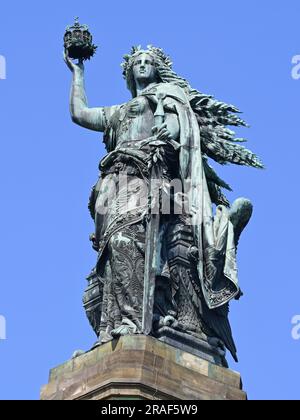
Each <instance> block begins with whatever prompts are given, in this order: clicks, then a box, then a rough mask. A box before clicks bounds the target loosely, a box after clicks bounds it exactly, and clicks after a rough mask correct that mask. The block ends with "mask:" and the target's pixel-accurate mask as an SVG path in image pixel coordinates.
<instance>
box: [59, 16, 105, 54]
mask: <svg viewBox="0 0 300 420" xmlns="http://www.w3.org/2000/svg"><path fill="white" fill-rule="evenodd" d="M64 47H65V49H66V50H67V51H68V54H69V57H70V58H74V59H76V58H78V59H80V60H90V58H91V57H92V56H93V55H94V54H95V52H96V49H97V47H96V45H94V44H93V37H92V35H91V33H90V32H89V28H88V26H87V25H81V24H80V23H79V20H78V17H77V18H75V22H74V24H73V25H72V26H67V28H66V32H65V35H64Z"/></svg>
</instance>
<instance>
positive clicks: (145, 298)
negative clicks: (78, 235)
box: [65, 46, 262, 364]
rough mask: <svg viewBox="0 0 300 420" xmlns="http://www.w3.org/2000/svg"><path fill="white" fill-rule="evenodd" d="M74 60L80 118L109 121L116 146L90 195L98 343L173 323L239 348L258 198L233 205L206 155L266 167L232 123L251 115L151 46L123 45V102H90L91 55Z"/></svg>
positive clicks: (174, 331) (75, 109) (181, 334)
mask: <svg viewBox="0 0 300 420" xmlns="http://www.w3.org/2000/svg"><path fill="white" fill-rule="evenodd" d="M65 61H66V64H67V65H68V67H69V69H70V70H71V71H72V73H73V81H72V88H71V100H70V110H71V116H72V120H73V121H74V122H75V123H76V124H78V125H80V126H82V127H85V128H88V129H90V130H95V131H99V132H103V133H104V142H105V145H106V150H107V155H106V156H105V157H104V158H103V159H102V161H101V162H100V166H99V168H100V177H99V180H98V182H97V183H96V185H95V186H94V188H93V190H92V194H91V198H90V204H89V209H90V212H91V215H92V217H93V219H94V221H95V233H94V234H93V235H92V236H91V241H92V245H93V248H94V249H95V250H96V252H97V255H98V258H97V264H96V267H95V268H94V269H93V271H92V273H91V274H90V276H89V278H88V281H89V286H88V289H87V291H86V293H85V296H84V303H85V308H86V311H87V315H88V318H89V320H90V322H91V324H92V326H93V328H94V331H95V332H96V334H97V336H98V339H99V344H101V343H105V342H107V341H110V340H112V339H113V338H116V337H119V336H122V335H127V334H151V335H153V336H155V337H158V338H162V337H164V336H165V335H166V336H168V337H169V338H170V337H171V338H172V340H173V342H174V340H175V341H177V342H178V344H180V341H182V342H185V343H187V342H191V340H196V341H195V342H197V340H199V342H200V341H201V342H206V343H207V344H208V346H212V347H215V348H216V349H217V350H218V352H219V354H220V355H224V352H223V350H225V347H226V348H227V349H229V350H230V352H231V354H232V355H233V357H234V358H235V359H236V347H235V344H234V341H233V338H232V333H231V328H230V324H229V321H228V308H229V302H230V300H232V299H234V298H235V299H238V298H239V297H240V296H241V290H240V287H239V285H238V279H237V266H236V249H237V245H238V240H239V237H240V234H241V232H242V230H243V229H244V227H245V226H246V225H247V223H248V221H249V219H250V217H251V214H252V205H251V203H250V201H249V200H246V199H238V200H237V201H236V202H234V203H233V205H232V206H230V204H229V202H228V200H227V199H226V197H225V195H224V194H223V192H222V188H224V189H228V190H230V187H229V185H228V184H227V183H226V182H225V181H223V180H222V179H221V178H220V177H219V176H218V175H217V174H216V172H215V171H214V170H213V168H212V167H211V166H210V165H209V163H208V158H211V159H213V160H214V161H216V162H218V163H220V164H225V163H234V164H237V165H248V166H252V167H256V168H261V167H262V164H261V162H260V161H259V159H258V158H257V156H256V155H254V154H253V153H252V152H251V151H249V150H247V149H245V148H244V147H243V146H242V145H240V142H241V139H235V133H234V132H233V131H231V130H229V129H228V128H227V126H245V123H244V121H242V120H241V119H240V118H239V117H238V115H237V113H238V110H237V109H236V108H235V107H233V106H232V105H227V104H225V103H223V102H218V101H216V100H215V99H214V98H213V97H211V96H208V95H205V94H203V93H200V92H199V91H197V90H195V89H192V88H191V86H190V85H189V83H188V82H187V81H186V80H185V79H183V78H181V77H180V76H178V75H177V74H176V73H175V72H174V71H173V69H172V63H171V61H170V58H169V57H167V56H166V55H165V54H164V52H163V51H162V50H161V49H160V48H155V47H153V46H149V47H148V48H147V49H146V50H142V49H141V48H140V47H134V48H133V49H132V51H131V53H130V54H129V55H126V56H125V57H124V63H123V75H124V78H125V80H126V82H127V87H128V89H129V90H130V92H131V95H132V99H131V100H129V101H128V102H127V103H124V104H120V105H113V106H104V107H97V108H90V107H89V106H88V103H87V99H86V94H85V88H84V65H83V62H82V61H80V62H79V63H78V64H75V63H74V62H73V61H72V60H71V59H70V58H69V56H68V54H67V53H65ZM124 180H126V182H124ZM153 180H154V181H156V182H153ZM153 185H156V186H157V188H156V189H155V188H153ZM174 185H177V186H178V185H181V186H182V189H181V191H175V190H174V188H171V187H172V186H173V187H174ZM175 189H176V188H175ZM154 196H156V198H154ZM165 200H166V201H167V200H169V202H170V206H169V211H163V210H162V206H163V205H164V201H165ZM213 204H215V205H216V211H215V215H213ZM155 205H157V208H158V211H156V212H153V207H155ZM178 209H179V210H181V211H178ZM107 210H108V211H107ZM189 340H190V341H189ZM220 360H221V362H220V363H221V364H225V363H226V362H225V360H224V358H223V357H221V359H220Z"/></svg>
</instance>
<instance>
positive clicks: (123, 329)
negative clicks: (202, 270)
mask: <svg viewBox="0 0 300 420" xmlns="http://www.w3.org/2000/svg"><path fill="white" fill-rule="evenodd" d="M137 332H138V329H137V326H136V325H135V324H134V323H133V322H132V321H130V320H129V319H128V318H125V319H123V321H122V325H120V327H118V328H115V329H114V330H112V331H111V332H110V334H111V335H112V336H113V337H114V338H117V337H120V336H122V335H132V334H137Z"/></svg>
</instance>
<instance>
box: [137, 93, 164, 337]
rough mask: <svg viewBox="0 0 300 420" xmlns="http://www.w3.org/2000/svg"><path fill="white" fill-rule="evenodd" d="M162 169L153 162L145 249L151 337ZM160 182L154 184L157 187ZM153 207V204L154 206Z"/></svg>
mask: <svg viewBox="0 0 300 420" xmlns="http://www.w3.org/2000/svg"><path fill="white" fill-rule="evenodd" d="M164 98H165V94H163V93H162V92H160V93H158V94H157V101H158V103H157V108H156V112H155V114H154V122H155V126H156V127H158V128H159V127H161V126H162V125H163V123H164V121H165V112H164V105H163V100H164ZM161 174H162V168H161V161H160V160H157V161H156V162H153V164H152V167H151V171H150V180H149V215H148V223H147V228H146V249H145V272H144V296H143V319H142V332H143V334H145V335H149V334H150V333H151V331H152V323H153V307H154V295H155V280H156V273H157V267H158V264H159V258H160V255H159V250H160V247H159V227H160V201H161V189H160V186H159V192H158V194H156V193H155V194H154V196H155V198H156V201H157V200H158V202H155V201H154V200H153V194H152V191H151V190H152V183H153V180H155V179H157V180H161ZM158 183H159V181H157V182H155V183H154V184H155V185H156V186H157V185H158ZM153 202H154V206H152V205H151V204H153ZM151 208H155V209H158V211H157V214H155V212H151Z"/></svg>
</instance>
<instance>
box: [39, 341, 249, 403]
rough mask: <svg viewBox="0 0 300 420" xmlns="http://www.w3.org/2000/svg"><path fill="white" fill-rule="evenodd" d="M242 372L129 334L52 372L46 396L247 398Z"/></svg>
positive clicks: (45, 388) (54, 397)
mask: <svg viewBox="0 0 300 420" xmlns="http://www.w3.org/2000/svg"><path fill="white" fill-rule="evenodd" d="M246 398H247V397H246V394H245V393H244V392H243V391H242V385H241V378H240V375H239V374H238V373H236V372H233V371H231V370H229V369H226V368H223V367H220V366H217V365H215V364H213V363H211V362H209V361H207V360H204V359H202V358H200V357H199V356H196V355H193V354H191V353H188V352H186V351H183V350H180V349H178V348H175V347H173V346H171V345H169V344H167V343H164V342H161V341H159V340H158V339H155V338H152V337H146V336H137V335H136V336H125V337H121V338H120V339H118V340H114V341H112V342H110V343H107V344H104V345H102V346H100V347H97V348H96V349H94V350H91V351H89V352H87V353H85V354H83V355H81V356H79V357H77V358H75V359H72V360H70V361H68V362H66V363H64V364H63V365H61V366H58V367H57V368H54V369H52V370H51V372H50V379H49V383H48V385H46V386H44V387H43V389H42V391H41V399H42V400H80V399H83V400H104V399H106V400H107V399H109V400H114V399H115V400H116V399H121V400H122V399H146V400H246Z"/></svg>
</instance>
